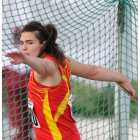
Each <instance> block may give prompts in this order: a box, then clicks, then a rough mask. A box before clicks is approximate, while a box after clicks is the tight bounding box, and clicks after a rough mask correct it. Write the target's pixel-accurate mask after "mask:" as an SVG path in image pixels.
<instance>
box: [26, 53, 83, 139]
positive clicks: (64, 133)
mask: <svg viewBox="0 0 140 140" xmlns="http://www.w3.org/2000/svg"><path fill="white" fill-rule="evenodd" d="M44 58H47V59H51V60H52V61H54V62H56V59H55V58H54V57H52V56H50V55H47V56H45V57H44ZM44 58H43V59H44ZM63 65H64V67H62V66H61V65H60V64H58V67H59V69H60V71H61V73H62V81H61V83H60V84H59V85H58V86H52V87H49V86H45V85H41V84H40V83H38V82H37V81H36V80H35V78H34V71H33V70H32V71H31V75H30V80H29V83H28V96H29V110H30V112H31V118H32V120H33V126H34V130H35V133H36V140H80V134H79V132H78V130H77V128H76V125H75V120H74V118H73V116H72V111H71V108H72V102H73V100H74V95H72V94H70V90H71V86H70V68H69V66H68V65H67V63H66V61H64V62H63Z"/></svg>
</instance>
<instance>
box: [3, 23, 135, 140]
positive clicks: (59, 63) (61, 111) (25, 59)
mask: <svg viewBox="0 0 140 140" xmlns="http://www.w3.org/2000/svg"><path fill="white" fill-rule="evenodd" d="M56 39H57V30H56V28H55V26H54V25H53V24H47V25H46V26H43V25H42V24H41V23H40V22H37V21H31V22H29V23H28V24H26V25H25V26H24V28H23V30H22V32H21V35H20V49H21V51H20V52H18V51H15V52H10V53H7V54H6V55H5V56H6V57H11V58H12V59H13V60H12V61H10V62H11V63H12V64H14V65H18V64H21V63H24V64H27V65H29V66H30V67H31V68H32V70H31V74H30V80H29V83H28V97H29V103H28V104H29V111H30V114H31V119H32V121H33V125H34V130H35V133H36V140H80V134H79V132H78V130H77V128H76V125H75V121H74V119H73V117H72V113H71V105H72V101H73V96H72V95H71V94H70V91H71V86H70V75H71V74H73V75H76V76H79V77H84V78H87V79H91V80H99V81H110V82H120V83H122V84H123V85H124V86H126V87H127V88H128V89H129V90H131V91H132V94H133V96H132V97H131V99H132V100H134V99H135V98H136V95H137V93H136V91H135V90H134V88H133V87H132V86H131V84H130V83H129V81H128V79H127V78H126V76H125V75H123V74H121V73H118V72H115V71H112V70H109V69H106V68H103V67H99V66H94V65H86V64H83V63H80V62H78V61H76V60H74V59H72V58H71V57H69V56H66V55H64V53H63V52H62V50H61V49H60V48H59V45H58V44H57V43H56Z"/></svg>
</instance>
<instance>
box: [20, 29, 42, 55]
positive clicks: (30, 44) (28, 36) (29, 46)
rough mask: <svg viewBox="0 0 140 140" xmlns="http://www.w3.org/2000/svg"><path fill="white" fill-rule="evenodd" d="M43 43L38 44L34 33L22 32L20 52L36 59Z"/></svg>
mask: <svg viewBox="0 0 140 140" xmlns="http://www.w3.org/2000/svg"><path fill="white" fill-rule="evenodd" d="M43 46H44V43H42V44H40V43H39V40H38V39H37V37H36V35H35V32H23V33H22V34H21V37H20V50H21V52H23V53H25V54H26V55H29V56H34V57H38V56H39V54H40V51H41V49H42V47H43Z"/></svg>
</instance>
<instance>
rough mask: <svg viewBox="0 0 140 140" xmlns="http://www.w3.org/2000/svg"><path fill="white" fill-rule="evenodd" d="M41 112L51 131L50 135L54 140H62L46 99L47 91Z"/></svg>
mask: <svg viewBox="0 0 140 140" xmlns="http://www.w3.org/2000/svg"><path fill="white" fill-rule="evenodd" d="M43 113H44V114H45V118H46V122H47V124H48V127H49V129H50V131H51V134H52V137H53V139H54V140H62V135H61V132H60V131H59V129H58V127H57V125H56V123H55V122H54V120H53V117H52V114H51V109H50V105H49V100H48V92H47V93H46V95H45V99H44V103H43Z"/></svg>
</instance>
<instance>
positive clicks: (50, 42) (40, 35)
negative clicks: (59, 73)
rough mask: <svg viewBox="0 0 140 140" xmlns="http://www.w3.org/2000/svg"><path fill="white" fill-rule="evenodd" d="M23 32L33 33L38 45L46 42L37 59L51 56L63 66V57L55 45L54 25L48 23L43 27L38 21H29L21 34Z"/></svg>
mask: <svg viewBox="0 0 140 140" xmlns="http://www.w3.org/2000/svg"><path fill="white" fill-rule="evenodd" d="M23 32H35V35H36V37H37V39H38V40H39V43H40V44H42V43H43V42H44V41H46V44H45V46H44V47H43V48H42V50H41V52H40V54H39V56H38V57H44V56H45V55H46V54H49V55H52V56H54V57H55V58H56V60H57V62H58V63H60V64H61V65H62V66H63V61H64V59H65V56H64V53H63V51H62V50H61V48H60V47H59V44H57V43H56V39H57V29H56V27H55V25H54V24H51V23H49V24H47V25H46V26H43V25H42V24H41V23H40V22H39V21H30V22H29V23H27V24H26V25H25V26H24V28H23V30H22V32H21V34H22V33H23Z"/></svg>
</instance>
